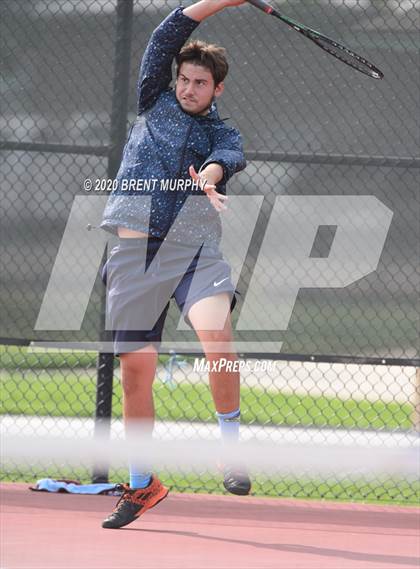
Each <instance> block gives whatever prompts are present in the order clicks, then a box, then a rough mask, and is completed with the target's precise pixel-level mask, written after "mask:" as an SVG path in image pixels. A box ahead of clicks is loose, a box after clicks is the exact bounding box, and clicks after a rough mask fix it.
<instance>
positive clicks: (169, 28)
mask: <svg viewBox="0 0 420 569" xmlns="http://www.w3.org/2000/svg"><path fill="white" fill-rule="evenodd" d="M199 23H200V22H196V21H195V20H193V19H192V18H189V17H188V16H184V13H183V8H182V7H179V8H176V10H174V11H173V12H171V13H170V14H169V16H167V17H166V18H165V19H164V20H163V22H162V23H161V24H160V25H159V26H158V27H157V28H156V29H155V30H154V32H153V33H152V35H151V38H150V40H149V43H148V44H147V47H146V51H145V52H144V55H143V59H142V61H141V65H140V72H139V77H138V81H137V98H138V109H137V110H138V114H141V113H142V112H144V111H146V110H147V109H149V108H150V107H151V106H152V105H153V104H154V103H155V101H156V99H157V98H158V96H159V95H160V93H161V92H162V91H164V90H165V89H167V88H168V87H169V84H170V82H171V80H172V62H173V60H174V58H175V57H176V56H177V55H178V53H179V52H180V50H181V48H182V46H183V45H184V43H185V42H186V41H187V39H188V38H189V37H190V35H191V34H192V32H193V31H194V30H195V28H196V27H197V26H198V25H199Z"/></svg>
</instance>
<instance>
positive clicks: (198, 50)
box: [176, 40, 229, 85]
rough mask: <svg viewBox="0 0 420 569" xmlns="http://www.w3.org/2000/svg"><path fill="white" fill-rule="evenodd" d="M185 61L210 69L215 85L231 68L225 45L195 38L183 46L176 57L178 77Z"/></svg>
mask: <svg viewBox="0 0 420 569" xmlns="http://www.w3.org/2000/svg"><path fill="white" fill-rule="evenodd" d="M184 62H187V63H193V64H195V65H201V66H202V67H205V68H206V69H208V70H209V71H210V73H211V74H212V77H213V79H214V83H215V85H218V84H219V83H221V82H222V81H223V80H224V78H225V77H226V75H227V73H228V70H229V65H228V62H227V60H226V50H225V49H224V48H223V47H220V46H217V45H214V44H212V43H206V42H204V41H201V40H193V41H191V42H189V43H187V44H186V45H184V46H183V47H182V49H181V51H180V52H179V54H178V55H177V57H176V64H177V68H176V76H177V77H178V74H179V68H180V67H181V65H182V64H183V63H184Z"/></svg>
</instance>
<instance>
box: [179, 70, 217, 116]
mask: <svg viewBox="0 0 420 569" xmlns="http://www.w3.org/2000/svg"><path fill="white" fill-rule="evenodd" d="M222 92H223V83H219V84H218V85H217V86H215V84H214V79H213V76H212V74H211V73H210V71H209V70H208V69H207V68H206V67H202V66H201V65H195V64H194V63H188V62H184V63H182V64H181V67H180V68H179V73H178V78H177V80H176V87H175V95H176V98H177V100H178V103H179V104H180V105H181V107H182V108H183V110H184V111H185V112H186V113H190V114H192V115H206V114H207V112H208V110H209V107H210V106H211V103H212V101H213V98H214V97H219V95H221V94H222Z"/></svg>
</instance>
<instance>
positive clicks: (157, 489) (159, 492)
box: [102, 476, 169, 529]
mask: <svg viewBox="0 0 420 569" xmlns="http://www.w3.org/2000/svg"><path fill="white" fill-rule="evenodd" d="M117 489H120V490H122V491H123V494H122V496H121V498H120V499H119V500H118V502H117V505H116V507H115V510H114V511H113V512H112V514H110V515H109V516H108V517H107V518H106V519H105V520H104V521H103V522H102V527H103V528H112V529H117V528H121V527H123V526H126V525H127V524H131V522H133V521H134V520H136V519H137V518H138V517H139V516H141V515H142V514H144V512H146V511H147V510H150V508H153V507H154V506H156V505H157V504H159V502H161V501H162V500H163V499H164V498H166V496H167V495H168V492H169V490H168V489H167V488H165V486H163V484H162V483H161V481H160V480H159V479H158V478H157V477H156V476H152V480H151V482H150V484H149V486H147V487H146V488H139V489H137V490H136V489H132V488H130V487H129V485H128V484H120V485H119V486H117Z"/></svg>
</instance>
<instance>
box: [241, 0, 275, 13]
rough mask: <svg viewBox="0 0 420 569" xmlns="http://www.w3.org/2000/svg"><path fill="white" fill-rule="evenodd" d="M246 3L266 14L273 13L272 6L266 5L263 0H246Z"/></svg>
mask: <svg viewBox="0 0 420 569" xmlns="http://www.w3.org/2000/svg"><path fill="white" fill-rule="evenodd" d="M247 2H249V4H252V5H253V6H255V7H256V8H259V9H260V10H262V11H263V12H265V13H266V14H271V12H274V8H273V6H270V4H267V2H264V0H247Z"/></svg>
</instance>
